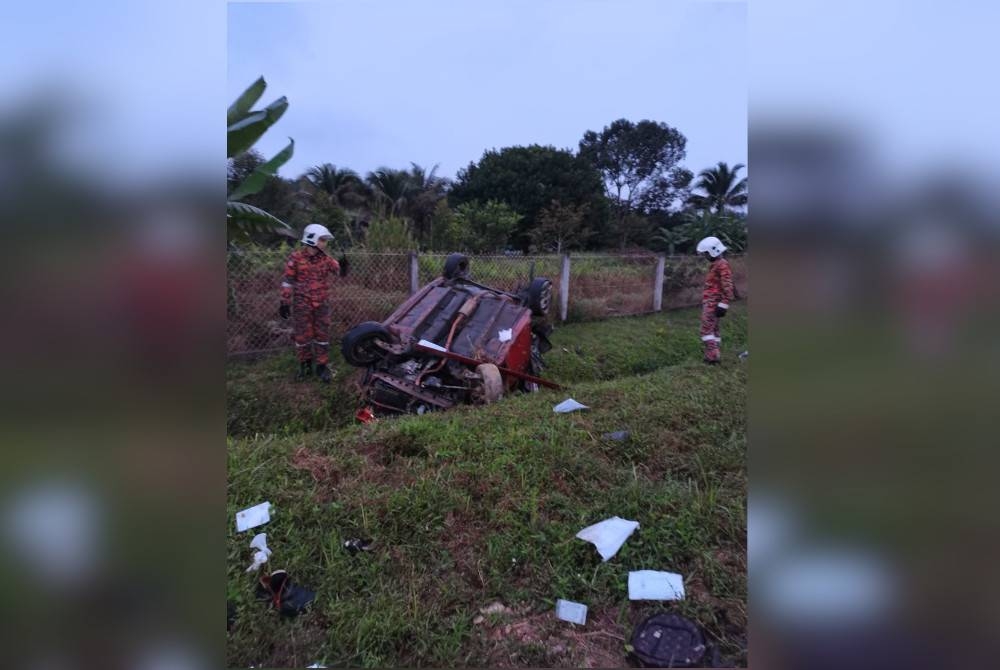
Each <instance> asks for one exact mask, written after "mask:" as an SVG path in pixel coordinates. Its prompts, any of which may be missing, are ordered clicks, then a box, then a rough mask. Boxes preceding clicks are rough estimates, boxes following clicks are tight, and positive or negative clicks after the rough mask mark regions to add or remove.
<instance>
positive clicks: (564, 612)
mask: <svg viewBox="0 0 1000 670" xmlns="http://www.w3.org/2000/svg"><path fill="white" fill-rule="evenodd" d="M556 618H557V619H562V620H563V621H569V622H570V623H575V624H579V625H581V626H582V625H583V624H585V623H587V606H586V605H584V604H583V603H575V602H573V601H571V600H563V599H562V598H560V599H558V600H556Z"/></svg>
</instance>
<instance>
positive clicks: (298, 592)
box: [257, 570, 316, 616]
mask: <svg viewBox="0 0 1000 670" xmlns="http://www.w3.org/2000/svg"><path fill="white" fill-rule="evenodd" d="M257 598H258V599H260V600H266V601H270V603H271V606H272V607H274V609H276V610H278V611H279V612H281V613H282V614H284V615H285V616H295V615H296V614H299V613H301V612H302V611H303V610H304V609H305V608H306V606H307V605H309V603H311V602H312V601H313V600H315V599H316V592H315V591H312V590H310V589H307V588H305V587H304V586H297V585H295V584H292V580H291V579H290V578H289V577H288V573H287V572H286V571H284V570H275V571H274V572H272V573H271V574H270V575H262V576H261V578H260V581H259V582H258V584H257Z"/></svg>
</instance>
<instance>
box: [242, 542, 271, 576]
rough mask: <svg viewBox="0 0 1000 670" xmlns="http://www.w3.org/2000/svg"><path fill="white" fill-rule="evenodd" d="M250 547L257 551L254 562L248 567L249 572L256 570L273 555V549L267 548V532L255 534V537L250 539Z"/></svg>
mask: <svg viewBox="0 0 1000 670" xmlns="http://www.w3.org/2000/svg"><path fill="white" fill-rule="evenodd" d="M250 548H251V549H256V550H257V551H256V552H254V555H253V563H251V564H250V567H249V568H247V572H256V571H257V570H259V569H260V566H262V565H264V564H265V563H267V561H268V559H269V558H270V557H271V550H270V549H268V548H267V533H258V534H257V535H254V536H253V539H252V540H250Z"/></svg>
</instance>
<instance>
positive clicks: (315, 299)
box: [278, 223, 340, 384]
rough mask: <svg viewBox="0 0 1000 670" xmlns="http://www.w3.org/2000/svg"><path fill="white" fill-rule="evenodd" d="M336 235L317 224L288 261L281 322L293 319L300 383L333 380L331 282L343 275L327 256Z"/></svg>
mask: <svg viewBox="0 0 1000 670" xmlns="http://www.w3.org/2000/svg"><path fill="white" fill-rule="evenodd" d="M331 239H333V235H331V234H330V231H329V230H327V228H326V227H325V226H321V225H319V224H318V223H313V224H310V225H308V226H306V228H305V230H304V231H303V232H302V244H303V245H304V246H302V247H300V248H298V249H296V250H295V251H293V252H292V254H291V256H289V257H288V262H287V263H286V264H285V274H284V280H283V281H282V282H281V308H280V309H279V310H278V311H279V314H280V315H281V318H283V319H287V318H288V317H289V316H291V317H292V323H293V324H294V326H293V339H294V340H295V350H296V353H297V354H298V359H299V372H298V375H297V376H296V379H305V378H306V377H308V376H310V375H312V374H313V360H314V357H315V361H316V376H317V377H318V378H319V380H320V381H321V382H323V383H324V384H329V383H330V381H331V380H332V379H333V375H332V374H331V373H330V368H329V367H328V366H329V363H330V305H329V303H328V302H327V298H328V296H329V284H330V278H331V277H336V276H338V275H339V274H340V264H339V263H337V261H335V260H334V259H332V258H330V257H329V256H328V255H327V254H326V245H327V242H328V241H329V240H331Z"/></svg>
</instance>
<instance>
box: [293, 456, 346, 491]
mask: <svg viewBox="0 0 1000 670" xmlns="http://www.w3.org/2000/svg"><path fill="white" fill-rule="evenodd" d="M291 462H292V467H293V468H295V469H297V470H306V471H308V472H309V476H310V477H312V480H313V481H314V482H315V483H316V499H317V501H318V502H329V501H330V500H333V496H334V493H335V491H336V488H337V484H339V483H340V476H341V472H340V468H339V467H338V466H337V464H336V463H335V462H334V460H333V459H332V458H330V457H329V456H326V455H324V454H320V453H317V452H315V451H310V450H309V449H306V448H305V447H299V448H298V449H296V450H295V452H294V453H292V461H291Z"/></svg>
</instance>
